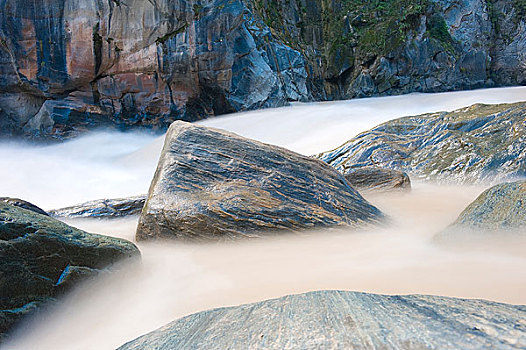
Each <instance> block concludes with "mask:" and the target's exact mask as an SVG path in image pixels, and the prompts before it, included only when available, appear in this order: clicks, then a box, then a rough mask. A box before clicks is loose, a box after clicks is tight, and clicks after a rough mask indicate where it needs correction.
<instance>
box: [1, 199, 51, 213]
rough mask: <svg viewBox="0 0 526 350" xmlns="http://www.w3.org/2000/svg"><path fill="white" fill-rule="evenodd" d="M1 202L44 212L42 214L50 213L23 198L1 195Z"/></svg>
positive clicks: (36, 211)
mask: <svg viewBox="0 0 526 350" xmlns="http://www.w3.org/2000/svg"><path fill="white" fill-rule="evenodd" d="M0 202H2V203H6V204H10V205H14V206H15V207H20V208H24V209H27V210H31V211H34V212H35V213H38V214H42V215H48V214H47V213H46V212H45V211H44V210H42V209H40V208H39V207H37V206H36V205H34V204H32V203H29V202H28V201H25V200H23V199H19V198H10V197H0Z"/></svg>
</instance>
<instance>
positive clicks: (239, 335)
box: [119, 291, 526, 350]
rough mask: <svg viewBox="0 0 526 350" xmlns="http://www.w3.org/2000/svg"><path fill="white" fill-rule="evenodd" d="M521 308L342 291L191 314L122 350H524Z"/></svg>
mask: <svg viewBox="0 0 526 350" xmlns="http://www.w3.org/2000/svg"><path fill="white" fill-rule="evenodd" d="M525 318H526V307H525V306H515V305H507V304H500V303H495V302H490V301H484V300H467V299H455V298H446V297H437V296H424V295H411V296H386V295H376V294H366V293H356V292H343V291H319V292H311V293H306V294H300V295H291V296H286V297H283V298H279V299H273V300H267V301H263V302H259V303H254V304H248V305H242V306H235V307H229V308H220V309H214V310H209V311H204V312H200V313H196V314H193V315H190V316H187V317H184V318H182V319H179V320H177V321H175V322H172V323H170V324H168V325H166V326H164V327H161V328H159V329H157V330H155V331H153V332H151V333H148V334H146V335H144V336H142V337H139V338H137V339H135V340H133V341H131V342H129V343H127V344H125V345H123V346H121V347H120V348H119V350H139V349H140V350H148V349H156V350H168V349H313V350H314V349H342V350H343V349H407V350H409V349H419V350H420V349H523V348H524V347H526V325H525V323H524V319H525Z"/></svg>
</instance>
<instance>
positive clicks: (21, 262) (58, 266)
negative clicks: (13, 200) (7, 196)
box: [0, 203, 140, 341]
mask: <svg viewBox="0 0 526 350" xmlns="http://www.w3.org/2000/svg"><path fill="white" fill-rule="evenodd" d="M139 256H140V253H139V250H138V249H137V247H136V246H135V245H134V244H133V243H131V242H128V241H125V240H123V239H117V238H111V237H105V236H100V235H95V234H90V233H86V232H84V231H81V230H78V229H76V228H74V227H71V226H68V225H66V224H64V223H62V222H60V221H58V220H56V219H53V218H51V217H49V216H45V215H42V214H38V213H35V212H34V211H30V210H27V209H24V208H21V207H18V206H14V205H10V204H5V203H0V341H1V338H2V337H4V336H5V335H6V333H7V332H8V331H9V330H10V329H12V328H13V327H14V326H15V325H16V323H17V322H18V321H19V320H20V319H21V318H22V317H23V316H25V315H28V314H31V313H33V312H35V311H36V310H37V309H38V308H39V307H40V306H42V305H44V304H46V303H49V302H53V301H55V298H56V297H57V296H58V295H60V294H61V293H63V292H65V291H66V290H68V289H69V288H71V287H72V286H73V285H75V284H77V283H78V282H79V281H82V280H86V279H87V278H89V277H92V276H94V275H97V274H99V273H101V272H104V271H108V269H109V268H110V267H111V266H112V265H113V264H115V263H117V262H119V261H121V260H124V259H135V258H138V257H139Z"/></svg>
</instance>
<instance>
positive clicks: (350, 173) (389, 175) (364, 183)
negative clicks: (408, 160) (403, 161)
mask: <svg viewBox="0 0 526 350" xmlns="http://www.w3.org/2000/svg"><path fill="white" fill-rule="evenodd" d="M345 178H346V179H347V181H349V183H350V184H351V185H352V186H353V187H354V188H357V189H359V190H365V191H375V192H376V191H378V192H384V191H393V190H410V189H411V180H410V179H409V176H407V174H406V173H404V172H403V171H398V170H392V169H385V168H378V167H372V166H366V167H361V168H351V169H349V170H347V172H346V173H345Z"/></svg>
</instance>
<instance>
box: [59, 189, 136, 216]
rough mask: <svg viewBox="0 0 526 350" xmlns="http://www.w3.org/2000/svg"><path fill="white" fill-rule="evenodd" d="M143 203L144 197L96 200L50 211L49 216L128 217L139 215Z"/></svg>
mask: <svg viewBox="0 0 526 350" xmlns="http://www.w3.org/2000/svg"><path fill="white" fill-rule="evenodd" d="M145 201H146V195H140V196H134V197H127V198H115V199H98V200H94V201H90V202H86V203H82V204H77V205H74V206H71V207H67V208H61V209H54V210H50V211H49V214H51V215H52V216H57V217H68V218H77V217H97V218H105V217H109V218H116V217H122V216H129V215H139V214H140V213H141V210H142V207H143V206H144V202H145Z"/></svg>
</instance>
